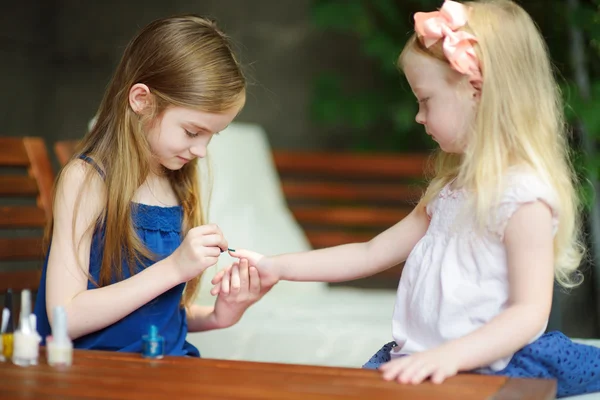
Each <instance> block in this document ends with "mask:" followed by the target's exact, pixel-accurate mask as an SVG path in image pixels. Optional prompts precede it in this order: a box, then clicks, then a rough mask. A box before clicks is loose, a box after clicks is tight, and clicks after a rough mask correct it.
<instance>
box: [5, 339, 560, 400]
mask: <svg viewBox="0 0 600 400" xmlns="http://www.w3.org/2000/svg"><path fill="white" fill-rule="evenodd" d="M73 360H74V362H73V365H72V366H71V367H69V368H65V369H59V368H52V367H50V366H49V365H48V364H47V363H46V359H45V356H44V354H43V353H42V355H41V357H40V360H39V365H37V366H33V367H27V368H22V367H18V366H16V365H13V364H12V363H10V362H5V363H0V399H25V398H27V399H48V398H49V399H65V400H69V399H144V400H147V399H169V400H178V399H188V398H189V399H195V400H200V399H202V400H205V399H277V400H288V399H289V400H296V399H297V400H312V399H373V400H383V399H394V400H399V399H411V400H423V399H445V400H453V399H457V400H458V399H460V400H471V399H473V400H475V399H477V400H481V399H494V400H502V399H504V400H508V399H515V400H516V399H519V400H527V399H530V400H534V399H535V400H538V399H540V400H541V399H544V400H545V399H554V395H555V391H556V384H555V382H554V381H551V380H529V379H511V378H505V377H494V376H480V375H467V374H464V375H459V376H456V377H454V378H451V379H449V380H447V381H446V382H445V383H443V384H442V385H433V384H431V383H424V384H421V385H417V386H412V385H400V384H397V383H394V382H386V381H384V380H383V379H381V376H380V374H379V373H378V372H377V371H369V370H361V369H350V368H331V367H317V366H304V365H289V364H267V363H253V362H244V361H222V360H212V359H197V358H185V357H165V358H164V359H162V360H147V359H143V358H142V357H141V356H140V355H139V354H126V353H113V352H102V351H88V350H76V351H75V353H74V359H73Z"/></svg>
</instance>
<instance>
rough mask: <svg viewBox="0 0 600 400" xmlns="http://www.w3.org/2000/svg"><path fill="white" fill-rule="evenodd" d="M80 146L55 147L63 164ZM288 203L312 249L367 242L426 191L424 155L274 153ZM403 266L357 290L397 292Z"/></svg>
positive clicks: (70, 143)
mask: <svg viewBox="0 0 600 400" xmlns="http://www.w3.org/2000/svg"><path fill="white" fill-rule="evenodd" d="M77 144H78V142H77V141H74V140H67V141H61V142H57V143H56V144H55V147H54V148H55V151H56V155H57V157H58V159H59V161H60V162H61V164H62V165H64V164H65V163H66V162H67V161H68V160H69V159H70V158H71V156H72V155H73V154H74V151H75V148H76V147H77ZM273 159H274V162H275V166H276V168H277V171H278V173H279V176H280V178H281V184H282V189H283V193H284V195H285V198H286V201H287V203H288V206H289V207H290V210H291V211H292V213H293V215H294V216H295V218H296V220H297V221H298V223H299V224H300V226H301V227H302V228H303V230H304V232H305V234H306V236H307V238H308V240H309V242H310V243H311V245H312V246H313V247H314V248H323V247H329V246H336V245H340V244H345V243H352V242H362V241H367V240H369V239H371V238H373V237H375V236H376V235H377V234H378V233H380V232H382V231H383V230H385V229H387V228H389V227H390V226H392V225H394V224H395V223H396V222H398V221H400V220H401V219H402V218H404V217H405V216H406V215H408V213H409V212H410V211H411V210H412V208H413V207H414V205H415V204H416V202H417V201H418V199H419V197H420V196H421V194H422V193H423V190H424V188H425V187H424V182H425V171H426V169H427V164H428V159H429V155H428V154H397V153H389V154H384V153H374V154H362V153H352V152H310V151H284V150H274V151H273ZM401 271H402V266H400V265H399V266H397V267H395V268H392V269H390V270H388V271H385V272H383V273H382V274H380V275H378V276H376V277H374V278H367V279H364V280H361V282H359V283H358V285H359V286H377V287H389V288H395V287H396V286H397V283H398V278H399V277H400V274H401Z"/></svg>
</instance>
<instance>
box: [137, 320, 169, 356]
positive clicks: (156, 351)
mask: <svg viewBox="0 0 600 400" xmlns="http://www.w3.org/2000/svg"><path fill="white" fill-rule="evenodd" d="M164 351H165V338H164V337H162V336H160V335H159V334H158V328H157V327H156V325H150V329H148V334H147V335H144V336H142V356H143V357H145V358H163V356H164V355H165V353H164Z"/></svg>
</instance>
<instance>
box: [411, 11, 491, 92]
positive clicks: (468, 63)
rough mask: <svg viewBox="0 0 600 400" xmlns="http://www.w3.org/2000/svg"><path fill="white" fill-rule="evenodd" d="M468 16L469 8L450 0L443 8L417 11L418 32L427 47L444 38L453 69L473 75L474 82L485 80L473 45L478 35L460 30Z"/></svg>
mask: <svg viewBox="0 0 600 400" xmlns="http://www.w3.org/2000/svg"><path fill="white" fill-rule="evenodd" d="M467 17H468V9H467V7H465V6H464V5H463V4H460V3H457V2H455V1H451V0H446V1H445V2H444V5H443V6H442V8H441V9H440V11H434V12H428V13H424V12H418V13H416V14H415V31H416V32H417V34H418V35H419V37H420V38H421V39H422V40H423V44H424V45H425V47H427V48H429V47H431V46H432V45H434V44H435V43H437V41H438V40H440V39H443V43H442V48H443V49H444V54H445V56H446V58H447V59H448V61H449V62H450V65H451V66H452V68H454V69H455V70H456V71H458V72H460V73H461V74H465V75H468V76H470V77H471V80H472V81H481V70H480V68H479V59H478V58H477V54H476V53H475V49H474V48H473V43H476V42H477V38H476V37H475V36H473V35H471V34H470V33H468V32H465V31H459V30H458V29H459V28H462V27H463V26H465V25H466V23H467Z"/></svg>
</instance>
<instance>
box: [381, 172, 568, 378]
mask: <svg viewBox="0 0 600 400" xmlns="http://www.w3.org/2000/svg"><path fill="white" fill-rule="evenodd" d="M467 200H468V193H467V192H466V191H464V190H456V191H453V190H451V189H450V184H448V185H447V186H446V187H444V189H443V190H442V191H441V192H440V194H439V196H438V197H437V198H436V199H435V200H433V201H432V202H431V203H430V204H428V206H427V214H428V215H429V216H430V218H431V222H430V225H429V228H428V229H427V232H426V233H425V236H424V237H423V238H422V239H421V240H420V241H419V242H418V243H417V245H416V246H415V247H414V249H413V250H412V251H411V253H410V255H409V257H408V259H407V261H406V263H405V266H404V271H403V273H402V278H401V279H400V284H399V287H398V293H397V296H396V305H395V307H394V317H393V322H392V334H393V337H394V340H395V341H396V343H397V344H398V346H397V347H395V348H394V349H393V350H392V352H391V355H392V358H394V357H397V356H399V355H401V354H411V353H414V352H419V351H424V350H427V349H431V348H434V347H437V346H439V345H441V344H443V343H444V342H446V341H448V340H452V339H457V338H460V337H462V336H465V335H467V334H469V333H471V332H473V331H474V330H476V329H477V328H479V327H481V326H482V325H484V324H486V323H487V322H489V321H490V320H491V319H492V318H494V317H495V316H497V315H498V314H499V313H500V312H502V311H503V310H504V309H505V308H506V306H507V302H508V295H509V290H508V276H507V273H508V267H507V262H506V248H505V245H504V242H503V237H504V230H505V228H506V226H507V224H508V220H509V218H510V217H511V216H512V215H513V214H514V212H515V211H516V210H517V209H518V208H519V207H520V206H521V205H523V204H525V203H531V202H535V201H538V200H541V201H543V202H545V203H546V204H547V205H548V206H549V207H550V208H551V210H552V214H553V228H554V233H556V228H557V226H558V218H557V215H558V202H557V197H556V194H555V192H554V190H553V189H552V187H551V186H550V185H548V184H546V183H545V181H543V180H542V179H541V178H539V177H538V176H536V175H535V174H534V173H533V172H529V171H524V170H520V171H517V170H515V169H511V172H509V173H507V175H506V179H505V190H504V192H503V194H502V196H501V200H500V203H499V205H498V206H497V207H496V208H495V210H494V212H492V213H491V216H490V221H489V223H488V224H487V227H486V229H484V230H480V231H479V232H477V227H476V225H475V219H474V212H473V210H472V206H470V205H469V204H468V201H467ZM515 328H516V329H518V327H515ZM544 330H545V328H544ZM542 334H543V330H542V331H541V332H540V333H539V334H538V335H537V336H536V337H535V338H533V339H532V340H531V341H532V342H533V341H534V340H536V339H537V338H538V337H539V336H541V335H542ZM511 357H512V355H511V356H509V357H506V358H504V359H501V360H498V361H496V362H494V363H493V364H491V365H490V366H489V367H490V368H491V369H492V370H495V371H498V370H501V369H503V368H504V367H506V365H507V364H508V362H509V361H510V359H511Z"/></svg>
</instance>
